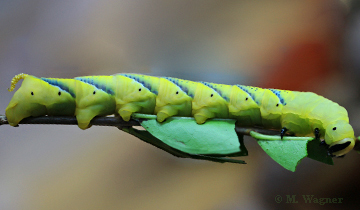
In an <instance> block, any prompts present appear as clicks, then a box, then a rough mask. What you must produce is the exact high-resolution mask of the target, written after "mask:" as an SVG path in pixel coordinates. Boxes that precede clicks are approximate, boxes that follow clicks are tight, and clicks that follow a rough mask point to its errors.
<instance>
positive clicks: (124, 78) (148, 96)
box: [114, 74, 159, 121]
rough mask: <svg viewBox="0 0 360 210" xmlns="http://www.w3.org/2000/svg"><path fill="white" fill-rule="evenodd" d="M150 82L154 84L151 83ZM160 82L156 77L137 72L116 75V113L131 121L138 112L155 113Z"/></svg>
mask: <svg viewBox="0 0 360 210" xmlns="http://www.w3.org/2000/svg"><path fill="white" fill-rule="evenodd" d="M145 79H146V80H145ZM152 79H154V80H152ZM150 82H152V83H153V85H150ZM158 83H159V80H158V79H157V78H155V77H154V78H153V77H146V78H145V76H144V75H137V74H118V75H115V76H114V84H116V89H115V104H116V112H115V113H117V114H119V115H120V116H121V117H122V118H123V119H124V120H125V121H129V120H130V117H131V115H132V114H133V113H136V112H137V113H143V114H153V113H154V109H155V104H156V96H157V93H158V90H157V87H158V86H159V84H158Z"/></svg>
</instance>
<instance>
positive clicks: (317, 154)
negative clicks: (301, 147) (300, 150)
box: [307, 140, 334, 165]
mask: <svg viewBox="0 0 360 210" xmlns="http://www.w3.org/2000/svg"><path fill="white" fill-rule="evenodd" d="M307 151H308V158H311V159H313V160H317V161H320V162H322V163H326V164H329V165H334V162H333V159H332V157H330V156H329V155H328V151H327V148H326V147H325V146H320V142H319V141H316V140H313V141H310V142H309V143H308V145H307Z"/></svg>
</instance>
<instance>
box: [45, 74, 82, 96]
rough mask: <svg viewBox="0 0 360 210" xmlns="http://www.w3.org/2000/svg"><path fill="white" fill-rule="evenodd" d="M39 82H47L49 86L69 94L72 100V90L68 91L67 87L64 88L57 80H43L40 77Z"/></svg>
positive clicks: (64, 85)
mask: <svg viewBox="0 0 360 210" xmlns="http://www.w3.org/2000/svg"><path fill="white" fill-rule="evenodd" d="M41 80H43V81H44V82H47V83H48V84H49V85H52V86H55V87H58V88H60V90H62V91H65V92H67V93H69V94H70V95H71V96H72V97H73V98H75V93H74V92H73V91H72V90H70V88H69V87H68V86H66V84H64V83H63V82H61V81H59V80H58V79H52V78H43V77H42V78H41Z"/></svg>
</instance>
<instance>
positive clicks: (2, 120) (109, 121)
mask: <svg viewBox="0 0 360 210" xmlns="http://www.w3.org/2000/svg"><path fill="white" fill-rule="evenodd" d="M5 124H9V122H8V121H7V119H6V117H5V116H4V115H0V126H1V125H5ZM19 124H48V125H49V124H56V125H77V120H76V117H73V116H42V117H28V118H25V119H23V120H21V122H20V123H19ZM91 125H94V126H114V127H117V128H121V127H132V126H141V125H140V123H139V122H138V121H136V120H133V119H132V120H130V121H128V122H126V121H124V120H123V119H122V118H121V117H118V116H115V117H95V118H94V119H93V120H91ZM235 131H236V132H237V133H239V134H242V135H247V136H250V131H255V132H258V133H262V134H266V135H279V131H276V130H268V129H263V128H255V127H239V126H236V127H235ZM354 150H355V151H358V152H360V141H359V140H358V139H356V144H355V147H354Z"/></svg>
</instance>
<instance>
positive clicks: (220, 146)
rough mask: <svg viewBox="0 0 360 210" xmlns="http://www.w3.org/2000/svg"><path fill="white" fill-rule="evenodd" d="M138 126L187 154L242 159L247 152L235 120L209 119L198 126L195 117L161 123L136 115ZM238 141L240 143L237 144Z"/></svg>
mask: <svg viewBox="0 0 360 210" xmlns="http://www.w3.org/2000/svg"><path fill="white" fill-rule="evenodd" d="M133 118H140V119H143V120H141V121H140V123H141V125H142V126H143V127H144V128H145V129H146V130H147V131H149V132H150V133H151V134H152V135H153V136H155V137H156V138H158V139H160V140H161V141H162V142H164V143H165V144H166V145H169V146H171V147H173V148H175V149H177V150H180V151H182V152H185V153H189V154H203V155H205V154H206V155H211V156H244V155H247V150H246V148H245V147H244V145H243V144H242V136H240V140H239V138H238V136H237V133H236V132H235V120H220V119H213V120H208V121H207V122H206V123H205V124H202V125H198V124H197V123H196V122H195V120H194V118H190V117H171V118H169V119H167V120H166V121H165V122H163V123H159V122H157V121H156V116H154V115H144V114H135V115H133ZM240 142H241V144H240Z"/></svg>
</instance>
